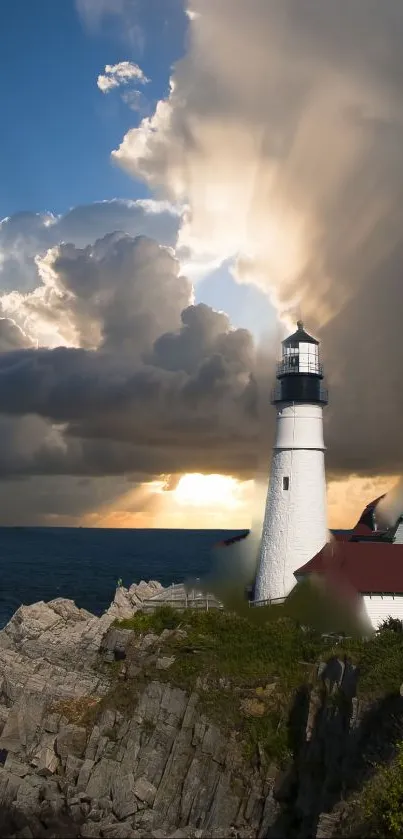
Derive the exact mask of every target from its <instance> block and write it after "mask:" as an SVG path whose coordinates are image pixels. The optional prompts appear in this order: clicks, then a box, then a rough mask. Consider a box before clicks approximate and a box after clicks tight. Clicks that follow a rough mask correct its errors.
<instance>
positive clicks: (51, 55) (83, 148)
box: [0, 0, 187, 217]
mask: <svg viewBox="0 0 403 839" xmlns="http://www.w3.org/2000/svg"><path fill="white" fill-rule="evenodd" d="M162 8H163V14H161V9H162ZM133 11H135V13H136V18H137V20H138V21H139V25H140V28H141V36H140V37H139V38H134V39H129V38H126V37H125V33H124V31H123V30H122V28H120V26H119V21H118V20H116V19H114V18H112V19H110V18H105V19H104V21H103V22H101V24H100V26H99V27H97V28H96V30H93V31H91V30H89V28H88V27H87V26H85V24H84V21H83V20H82V19H81V18H80V16H79V14H78V10H77V7H76V5H75V0H13V2H12V3H4V4H1V11H0V62H1V73H0V78H1V79H2V82H1V87H0V98H1V108H2V114H3V121H2V130H1V132H0V184H1V188H0V217H4V216H7V215H11V214H12V213H14V212H18V211H21V210H34V211H40V210H51V211H52V212H57V213H60V212H64V211H65V210H66V209H68V208H69V207H71V206H74V205H76V204H81V203H87V202H91V201H94V200H99V199H107V198H113V197H116V196H118V197H120V198H135V197H143V196H145V195H147V190H146V188H145V187H144V186H143V185H142V184H139V183H135V182H134V181H133V180H131V179H130V178H128V177H127V175H125V174H124V173H122V172H121V171H120V170H119V169H118V168H117V167H114V166H112V165H111V163H110V152H111V150H112V149H114V148H116V146H117V145H119V143H120V141H121V140H122V137H123V136H124V134H125V132H126V131H127V130H128V129H129V128H131V127H133V125H135V124H136V119H137V118H138V117H137V114H135V113H134V112H133V111H132V110H131V109H130V108H129V107H128V106H127V105H125V104H124V103H123V102H122V101H121V100H120V97H119V96H118V95H108V96H105V95H103V94H102V93H101V91H100V90H99V89H98V88H97V84H96V81H97V77H98V74H99V73H102V72H103V70H104V67H105V65H106V64H114V63H117V62H119V61H123V60H129V61H133V62H136V63H138V64H139V65H140V66H141V67H142V69H143V70H144V72H145V73H146V75H147V76H148V77H149V78H150V80H151V81H150V84H149V85H147V98H148V100H149V101H150V104H151V105H152V103H153V101H155V100H157V99H158V98H160V97H161V96H164V95H165V94H166V92H167V89H168V81H169V75H170V67H171V65H172V63H173V62H174V61H175V60H176V59H178V58H179V57H180V56H181V55H182V53H183V50H184V39H185V33H186V22H187V18H186V16H185V14H184V13H183V10H182V8H181V3H180V0H164V2H163V4H162V3H161V0H147V2H143V0H140V2H138V3H136V4H135V9H134V6H133ZM4 115H6V116H4Z"/></svg>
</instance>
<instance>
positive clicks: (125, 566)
mask: <svg viewBox="0 0 403 839" xmlns="http://www.w3.org/2000/svg"><path fill="white" fill-rule="evenodd" d="M242 532H244V530H206V529H204V530H194V529H189V530H182V529H181V530H179V529H174V528H169V529H162V528H153V529H123V528H116V529H112V528H86V527H43V526H32V527H25V526H19V525H9V526H5V527H0V628H2V627H3V626H4V625H5V624H6V623H7V621H8V620H9V619H10V618H11V616H12V615H13V614H14V612H15V611H16V609H18V607H19V606H21V605H22V604H24V605H29V604H31V603H36V602H37V601H39V600H44V601H48V600H53V599H54V598H55V597H64V598H68V599H71V600H74V602H75V603H76V604H77V606H79V607H81V608H84V609H88V610H89V611H90V612H93V613H94V614H96V615H100V614H102V612H104V611H105V609H107V607H108V606H109V604H110V602H111V601H112V599H113V596H114V593H115V589H116V585H117V581H118V579H122V581H123V585H125V586H130V585H131V584H132V583H138V582H140V580H159V582H161V583H162V585H165V586H166V585H169V584H170V583H180V582H183V581H184V580H186V579H187V578H189V577H200V576H202V575H204V574H206V573H208V571H209V570H210V569H211V567H212V562H213V548H214V545H215V544H216V543H217V542H219V541H220V540H221V539H225V538H227V537H228V536H232V535H235V534H236V533H242Z"/></svg>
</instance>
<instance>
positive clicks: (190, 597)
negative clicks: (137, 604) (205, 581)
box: [142, 583, 224, 612]
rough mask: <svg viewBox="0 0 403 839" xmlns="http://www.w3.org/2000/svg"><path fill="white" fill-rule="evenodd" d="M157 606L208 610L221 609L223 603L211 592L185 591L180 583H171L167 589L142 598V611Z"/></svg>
mask: <svg viewBox="0 0 403 839" xmlns="http://www.w3.org/2000/svg"><path fill="white" fill-rule="evenodd" d="M159 606H172V607H173V608H174V609H178V611H183V610H184V609H199V610H203V611H206V612H208V611H209V609H223V608H224V607H223V604H222V603H221V602H220V601H219V600H217V598H216V597H215V596H214V595H213V594H209V593H207V594H204V592H200V591H197V590H196V589H192V590H191V591H190V592H187V591H186V590H185V589H184V587H183V585H182V583H172V584H171V585H170V586H169V589H166V590H165V591H163V592H161V593H158V594H156V595H155V596H154V597H150V598H149V599H147V600H143V604H142V610H143V611H144V612H150V611H154V610H155V609H158V607H159Z"/></svg>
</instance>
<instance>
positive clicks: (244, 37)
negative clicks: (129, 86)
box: [113, 0, 403, 475]
mask: <svg viewBox="0 0 403 839" xmlns="http://www.w3.org/2000/svg"><path fill="white" fill-rule="evenodd" d="M189 11H190V13H191V14H190V16H189V17H190V23H189V26H190V38H189V48H188V52H187V54H186V56H185V57H184V59H183V60H181V61H179V62H178V63H177V64H176V66H175V68H174V72H173V76H172V79H171V89H170V94H169V96H168V98H167V99H165V100H162V101H160V102H159V103H158V104H157V107H156V109H155V113H154V114H153V115H152V116H151V117H148V118H146V119H144V120H142V122H141V124H140V125H139V126H138V127H137V128H134V129H132V130H131V131H129V132H128V133H127V134H126V136H125V137H124V139H123V140H122V143H121V145H120V147H119V148H118V149H117V150H116V151H115V152H114V153H113V158H114V160H115V162H117V163H119V164H120V165H121V166H123V167H124V168H125V169H126V170H127V171H129V172H131V173H132V174H134V175H135V176H136V177H141V178H143V179H144V180H145V181H146V182H147V183H148V184H149V186H150V187H151V188H158V189H159V190H160V191H161V189H162V190H164V191H165V194H166V195H167V196H168V197H169V198H170V199H171V200H172V199H174V200H175V201H179V202H182V203H184V204H187V206H188V211H187V213H186V215H185V216H184V222H183V225H182V228H181V232H180V236H179V244H180V245H181V246H182V247H183V248H188V249H189V251H190V252H192V253H193V254H196V255H198V254H199V255H201V254H202V255H203V258H204V259H206V258H207V256H208V255H210V257H211V259H212V260H213V259H214V258H218V259H222V258H230V257H232V258H233V259H234V262H235V272H236V276H237V279H238V280H239V281H244V282H254V283H256V284H258V285H259V286H260V287H261V288H263V289H265V290H266V291H267V293H268V294H269V295H270V296H271V298H272V299H273V300H274V301H275V302H276V304H277V306H278V310H279V312H280V313H281V314H282V315H287V314H290V313H293V312H295V311H296V309H297V308H298V307H300V308H301V309H302V312H303V315H304V319H305V320H306V321H307V324H308V326H310V327H311V329H312V330H313V331H316V332H317V333H318V334H319V337H320V338H321V340H322V348H323V353H324V360H325V362H326V366H327V372H328V379H329V385H330V394H331V403H330V406H329V408H328V410H327V428H326V432H327V442H328V462H329V468H330V469H331V470H332V472H333V473H335V474H336V473H337V474H346V473H347V474H348V473H352V472H357V473H360V474H363V475H365V474H376V473H386V472H389V473H393V474H394V473H397V472H399V471H401V470H402V467H403V451H402V443H401V434H400V426H401V417H402V413H403V399H402V392H403V391H402V388H401V387H400V384H399V382H400V378H401V366H402V350H401V346H400V321H401V315H400V312H401V309H402V293H403V292H402V284H401V264H402V253H401V250H402V246H401V229H402V226H403V198H402V196H403V164H402V153H401V149H402V145H403V104H402V96H401V90H402V84H403V53H402V50H401V38H402V35H403V7H401V6H400V5H399V4H398V3H396V2H395V0H385V2H384V3H382V4H380V3H378V2H376V0H356V2H354V3H350V4H348V5H345V6H344V5H343V9H342V10H340V8H339V5H337V4H332V3H318V2H316V0H285V1H284V2H283V3H281V4H279V3H277V2H276V0H265V2H261V0H250V2H249V3H245V2H244V0H214V2H211V3H206V2H204V0H203V2H202V0H192V2H191V3H190V4H189ZM240 56H242V60H240V58H239V57H240ZM246 68H247V69H246Z"/></svg>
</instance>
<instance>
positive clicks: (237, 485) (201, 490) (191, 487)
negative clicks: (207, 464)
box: [174, 473, 242, 509]
mask: <svg viewBox="0 0 403 839" xmlns="http://www.w3.org/2000/svg"><path fill="white" fill-rule="evenodd" d="M241 488H242V484H241V482H240V481H237V480H236V479H235V478H231V477H227V476H226V475H202V474H200V473H193V474H188V475H182V477H181V478H180V479H179V482H178V485H177V487H176V489H175V491H174V498H175V501H176V502H177V503H178V504H179V505H181V506H189V507H212V508H213V507H216V506H220V507H226V508H227V509H233V508H234V507H238V506H239V505H240V504H241V501H242V499H241V497H240V496H241Z"/></svg>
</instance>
